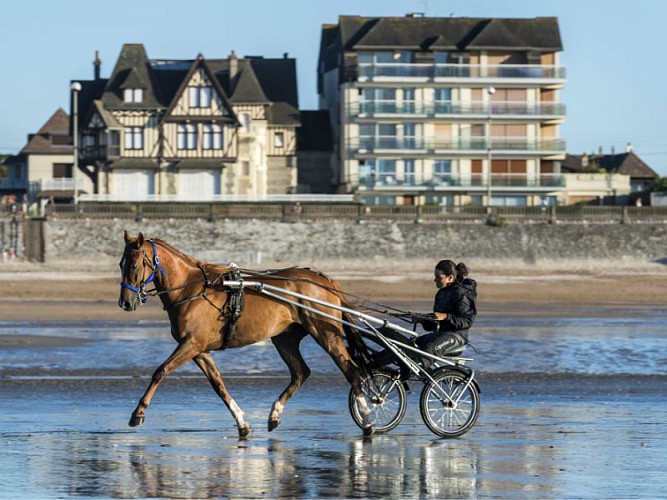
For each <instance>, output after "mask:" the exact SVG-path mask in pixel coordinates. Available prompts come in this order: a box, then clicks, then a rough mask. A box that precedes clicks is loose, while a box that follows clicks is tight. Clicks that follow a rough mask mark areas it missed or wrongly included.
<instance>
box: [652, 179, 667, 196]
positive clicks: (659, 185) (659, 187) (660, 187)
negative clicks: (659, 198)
mask: <svg viewBox="0 0 667 500" xmlns="http://www.w3.org/2000/svg"><path fill="white" fill-rule="evenodd" d="M649 191H653V192H660V193H667V177H658V178H657V179H656V180H655V181H654V182H653V184H651V187H650V189H649Z"/></svg>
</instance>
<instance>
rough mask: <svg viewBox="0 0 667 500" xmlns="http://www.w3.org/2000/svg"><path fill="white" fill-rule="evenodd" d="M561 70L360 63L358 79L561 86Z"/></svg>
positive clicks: (532, 66)
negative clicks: (538, 82) (533, 82)
mask: <svg viewBox="0 0 667 500" xmlns="http://www.w3.org/2000/svg"><path fill="white" fill-rule="evenodd" d="M565 75H566V71H565V67H564V66H553V65H542V64H407V63H374V64H371V63H360V64H359V65H358V71H357V77H358V80H360V81H363V80H377V79H383V80H402V79H405V78H407V79H412V80H421V81H423V80H426V81H436V80H437V81H444V80H460V79H468V78H471V79H472V78H474V79H485V80H506V79H519V80H541V81H545V82H546V81H550V82H558V83H563V82H564V80H565Z"/></svg>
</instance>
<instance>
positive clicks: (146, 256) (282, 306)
mask: <svg viewBox="0 0 667 500" xmlns="http://www.w3.org/2000/svg"><path fill="white" fill-rule="evenodd" d="M124 239H125V249H124V251H123V256H122V259H121V261H120V268H121V275H122V281H121V288H120V297H119V298H118V306H119V307H120V308H122V309H123V310H125V311H128V312H129V311H135V310H136V309H137V307H138V306H139V305H140V304H142V303H143V302H145V301H146V300H147V299H148V297H149V295H151V294H153V295H158V296H159V298H160V300H161V302H162V305H163V307H164V309H165V310H166V312H167V315H168V316H169V321H170V324H171V335H172V337H173V338H174V340H175V341H176V342H177V344H178V345H177V347H176V349H175V350H174V351H173V352H172V354H171V355H170V356H169V357H168V358H167V359H166V360H165V361H164V363H162V364H161V365H160V366H159V367H158V368H157V370H155V372H154V373H153V376H152V378H151V381H150V384H149V385H148V388H147V389H146V392H145V393H144V395H143V397H142V398H141V399H140V401H139V403H138V404H137V407H136V408H135V410H134V411H133V412H132V416H131V418H130V421H129V425H130V426H131V427H136V426H139V425H141V424H143V423H144V419H145V412H146V409H147V408H148V406H149V405H150V403H151V399H152V398H153V396H154V394H155V391H156V390H157V388H158V385H159V384H160V382H161V381H162V380H164V379H165V377H167V376H168V375H169V374H170V373H172V372H173V371H174V370H176V369H177V368H178V367H180V366H182V365H183V364H185V363H187V362H188V361H191V360H192V361H194V362H195V364H196V365H197V366H198V367H199V369H200V370H201V371H202V372H203V374H204V375H205V376H206V378H207V379H208V381H209V382H210V384H211V386H212V387H213V390H214V391H215V392H216V393H217V394H218V396H219V397H220V398H221V399H222V401H223V402H224V403H225V405H226V406H227V408H228V409H229V411H230V413H231V414H232V417H233V418H234V420H235V421H236V426H237V429H238V433H239V437H240V438H245V437H246V436H247V435H248V434H249V433H250V430H251V425H250V424H249V423H248V422H246V421H245V420H244V413H243V411H242V410H241V408H239V406H238V405H237V404H236V402H235V401H234V399H233V398H232V397H231V396H230V394H229V392H228V391H227V388H226V387H225V383H224V382H223V379H222V375H221V374H220V370H219V369H218V366H217V364H216V362H215V360H214V359H213V357H212V355H211V351H216V350H221V349H223V348H224V349H236V348H239V347H244V346H248V345H251V344H255V343H257V342H260V341H262V340H265V339H271V342H272V343H273V345H274V346H275V348H276V349H277V350H278V354H279V355H280V357H281V358H282V360H283V361H284V362H285V364H286V365H287V367H288V369H289V372H290V376H291V378H290V383H289V385H288V386H287V387H286V388H285V390H284V391H283V392H282V393H281V394H280V396H279V397H278V398H277V399H276V400H275V401H274V402H273V405H272V407H271V411H270V413H269V418H268V430H269V432H271V431H273V430H274V429H275V428H276V427H278V425H280V416H281V413H282V412H283V410H284V408H285V405H286V404H287V402H288V400H289V399H290V398H291V397H292V396H293V395H294V394H295V393H296V392H297V390H298V389H299V387H301V385H302V384H303V383H304V382H305V380H306V379H307V378H308V377H309V375H310V369H309V367H308V365H307V364H306V362H305V361H304V359H303V357H302V356H301V353H300V351H299V345H300V342H301V340H302V339H303V338H304V337H305V336H306V335H310V336H312V337H313V338H314V339H315V341H316V342H317V344H319V345H320V347H322V348H323V349H324V350H325V351H326V352H327V353H328V354H329V356H331V358H332V359H333V361H334V363H335V364H336V365H337V367H338V368H339V369H340V371H341V372H342V373H343V375H344V376H345V378H346V379H347V381H348V382H349V384H350V385H351V386H352V388H353V392H354V395H355V397H356V399H357V401H358V405H359V408H360V410H361V414H362V419H363V425H362V429H363V433H364V434H365V435H370V434H372V433H373V432H374V427H373V424H372V422H371V421H370V417H369V409H368V406H367V405H366V400H365V398H364V397H363V394H362V388H361V377H362V376H363V374H364V373H366V370H368V362H369V359H368V357H366V356H365V355H364V345H363V341H362V340H361V336H360V334H359V332H358V331H356V330H355V329H354V328H351V327H350V325H349V324H348V325H346V324H345V323H342V322H340V320H341V319H346V321H348V322H350V321H351V319H350V316H349V313H348V312H341V310H339V309H334V308H333V307H328V306H325V305H322V304H321V303H319V302H310V301H308V300H305V299H302V298H300V299H298V303H301V304H303V305H306V307H308V308H311V309H313V310H314V311H313V310H308V309H305V308H302V307H298V306H297V305H295V304H293V303H287V302H284V301H282V300H279V299H277V298H275V297H267V296H265V295H262V294H261V293H260V292H259V291H258V290H253V289H252V287H246V288H244V289H243V294H242V300H241V301H240V302H241V305H242V311H240V308H239V307H238V306H239V300H234V299H238V298H239V296H238V294H239V292H238V288H236V290H235V289H232V288H230V287H228V286H226V285H224V279H225V277H227V278H229V277H230V276H233V275H232V274H230V273H232V272H233V271H234V270H235V269H236V268H235V267H233V265H232V266H224V265H216V264H209V263H206V262H203V261H199V260H196V259H194V258H193V257H191V256H189V255H186V254H185V253H183V252H181V251H179V250H177V249H176V248H174V247H173V246H171V245H169V244H168V243H166V242H164V241H162V240H160V239H157V238H155V239H146V238H145V237H144V235H143V233H141V232H140V233H139V234H138V235H137V236H136V237H135V236H133V235H132V234H131V233H129V232H128V231H127V230H126V231H124ZM253 281H259V282H261V283H267V284H269V283H270V284H271V285H273V286H277V287H280V288H281V289H284V290H288V291H292V292H297V293H299V294H301V295H303V296H307V297H312V298H313V299H316V300H318V301H321V302H325V303H327V304H331V305H334V306H342V307H347V308H351V307H352V305H351V304H349V303H348V301H347V300H346V299H345V296H344V294H343V292H342V291H341V288H340V285H339V284H338V283H337V282H336V281H335V280H332V279H330V278H328V277H327V276H325V275H323V274H321V273H317V272H315V271H311V270H310V269H307V268H298V267H295V268H287V269H282V270H276V271H266V272H263V273H257V275H256V276H253ZM149 283H153V286H154V289H152V290H150V291H147V290H146V286H147V285H148V284H149ZM233 305H236V306H237V307H230V306H233ZM316 311H321V312H322V313H324V314H326V315H327V316H328V317H327V316H325V315H320V314H319V313H318V312H316ZM239 312H240V314H239ZM230 332H233V335H230ZM345 340H347V344H348V346H349V350H348V347H346V343H345ZM366 352H367V351H366ZM235 359H238V358H235Z"/></svg>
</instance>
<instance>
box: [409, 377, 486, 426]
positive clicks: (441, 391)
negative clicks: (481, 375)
mask: <svg viewBox="0 0 667 500" xmlns="http://www.w3.org/2000/svg"><path fill="white" fill-rule="evenodd" d="M419 410H420V412H421V416H422V419H423V420H424V423H425V424H426V426H427V427H428V428H429V429H431V431H433V432H434V433H435V434H437V435H438V436H441V437H458V436H462V435H463V434H465V433H466V432H468V430H470V428H471V427H472V426H473V425H475V421H476V420H477V416H478V415H479V390H478V388H477V385H476V384H475V383H474V382H473V381H472V380H471V379H470V377H468V376H467V375H466V374H464V373H461V372H458V371H453V370H444V371H440V372H436V373H435V374H434V375H433V381H428V382H427V383H426V384H425V385H424V389H423V390H422V393H421V397H420V399H419Z"/></svg>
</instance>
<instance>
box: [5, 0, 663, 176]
mask: <svg viewBox="0 0 667 500" xmlns="http://www.w3.org/2000/svg"><path fill="white" fill-rule="evenodd" d="M408 12H425V13H426V15H428V16H433V17H446V16H450V15H454V16H465V17H537V16H555V17H558V19H559V24H560V30H561V37H562V40H563V46H564V52H563V53H562V54H561V62H562V64H564V65H565V66H566V67H567V72H568V74H567V78H568V80H567V86H566V88H565V89H564V90H563V91H562V94H561V100H562V101H563V102H564V103H565V104H566V105H567V116H566V120H565V125H564V126H563V127H562V130H561V135H562V136H563V137H564V138H565V139H566V141H567V149H568V152H570V153H572V154H581V153H584V152H589V153H590V152H593V151H597V150H598V148H600V147H602V149H603V151H604V152H605V153H609V152H611V148H612V147H613V148H614V149H615V151H616V152H617V153H618V152H623V151H624V150H625V148H626V145H627V143H628V142H630V143H632V145H633V147H634V150H635V152H636V153H637V154H638V155H639V156H640V157H641V158H642V159H644V161H646V162H647V163H648V164H649V165H650V166H651V167H652V168H653V169H654V170H656V171H657V172H658V173H659V174H660V175H663V176H667V119H665V114H666V113H667V91H666V90H665V83H666V82H667V63H666V62H665V60H664V59H663V58H662V57H661V54H662V53H663V52H664V50H665V49H666V48H667V30H665V29H664V22H665V19H667V2H666V1H664V0H635V1H634V2H627V1H626V0H606V1H600V0H595V1H593V0H578V1H577V0H558V1H557V2H553V1H550V2H544V1H539V0H505V1H501V0H468V1H466V2H460V1H458V2H453V1H449V0H427V1H424V0H405V1H403V0H338V1H337V0H282V1H281V2H278V1H276V0H245V1H233V2H232V1H228V0H198V1H197V2H183V1H182V0H132V1H129V0H115V1H114V2H99V1H95V0H63V1H51V0H43V1H39V0H22V1H17V0H14V1H6V2H2V4H1V6H0V19H2V24H1V27H0V60H1V61H2V64H3V69H4V71H2V73H1V76H0V85H1V86H2V92H0V153H16V152H18V150H20V149H21V148H22V147H23V145H24V144H25V142H26V137H27V135H28V134H29V133H31V132H36V131H37V130H38V129H39V128H40V127H41V126H42V124H43V123H44V122H45V121H46V120H47V119H48V118H49V117H50V116H51V114H52V113H53V112H54V111H55V110H56V109H57V108H58V107H62V108H63V109H65V110H66V111H67V110H68V109H69V103H68V99H69V82H70V80H74V79H90V78H92V73H93V66H92V61H93V59H94V56H95V51H96V50H99V51H100V57H101V59H102V76H103V77H107V76H108V75H109V73H110V72H111V70H112V69H113V65H114V63H115V61H116V59H117V57H118V54H119V52H120V49H121V47H122V45H123V44H124V43H143V44H144V46H145V47H146V51H147V52H148V56H149V57H151V58H175V59H181V58H183V59H185V58H188V59H191V58H194V57H196V56H197V54H198V53H200V52H201V53H202V54H203V55H204V57H207V58H220V57H226V56H227V55H228V54H229V52H230V51H231V50H232V49H234V50H235V51H236V53H237V54H238V55H239V56H247V55H262V56H264V57H282V55H283V53H284V52H287V53H289V55H290V57H295V58H296V59H297V71H298V83H299V97H300V106H301V108H302V109H317V91H316V73H315V71H316V66H317V55H318V46H319V40H320V30H321V26H322V24H327V23H332V24H335V23H336V22H337V19H338V16H339V15H362V16H402V15H405V14H406V13H408Z"/></svg>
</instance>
